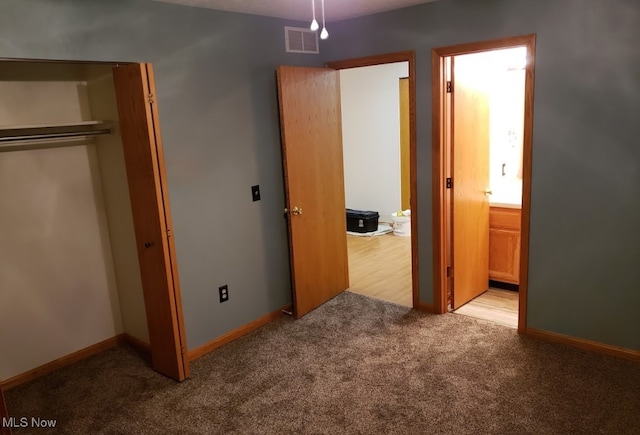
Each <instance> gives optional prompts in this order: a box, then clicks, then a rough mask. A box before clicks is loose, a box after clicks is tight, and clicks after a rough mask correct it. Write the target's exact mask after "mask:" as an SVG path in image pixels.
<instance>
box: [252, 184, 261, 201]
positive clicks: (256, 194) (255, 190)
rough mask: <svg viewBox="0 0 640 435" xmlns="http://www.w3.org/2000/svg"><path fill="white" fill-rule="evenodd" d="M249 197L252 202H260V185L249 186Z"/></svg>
mask: <svg viewBox="0 0 640 435" xmlns="http://www.w3.org/2000/svg"><path fill="white" fill-rule="evenodd" d="M251 197H252V199H253V200H254V201H260V185H258V184H256V185H255V186H251Z"/></svg>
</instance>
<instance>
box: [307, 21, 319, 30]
mask: <svg viewBox="0 0 640 435" xmlns="http://www.w3.org/2000/svg"><path fill="white" fill-rule="evenodd" d="M319 27H320V26H318V22H317V21H316V19H315V18H314V19H313V21H312V22H311V27H309V28H310V29H311V30H313V31H314V32H315V31H316V30H318V28H319Z"/></svg>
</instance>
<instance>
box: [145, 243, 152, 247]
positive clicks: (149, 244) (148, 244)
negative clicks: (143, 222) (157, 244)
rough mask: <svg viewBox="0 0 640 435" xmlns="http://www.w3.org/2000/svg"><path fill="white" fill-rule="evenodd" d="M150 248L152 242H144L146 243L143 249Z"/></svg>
mask: <svg viewBox="0 0 640 435" xmlns="http://www.w3.org/2000/svg"><path fill="white" fill-rule="evenodd" d="M152 246H153V243H152V242H146V243H145V244H144V247H145V248H150V247H152Z"/></svg>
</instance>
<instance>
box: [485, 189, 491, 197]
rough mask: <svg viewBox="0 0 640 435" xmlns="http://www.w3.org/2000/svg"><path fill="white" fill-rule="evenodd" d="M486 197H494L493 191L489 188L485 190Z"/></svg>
mask: <svg viewBox="0 0 640 435" xmlns="http://www.w3.org/2000/svg"><path fill="white" fill-rule="evenodd" d="M484 195H485V196H489V195H493V191H492V190H491V189H489V188H486V189H484Z"/></svg>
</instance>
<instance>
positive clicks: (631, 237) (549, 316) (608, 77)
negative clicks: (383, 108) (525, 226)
mask: <svg viewBox="0 0 640 435" xmlns="http://www.w3.org/2000/svg"><path fill="white" fill-rule="evenodd" d="M328 30H329V33H330V35H331V36H330V38H329V39H328V44H327V45H328V47H327V49H326V50H324V52H323V55H324V57H325V58H326V59H331V60H337V59H342V58H351V57H358V56H365V55H371V54H378V53H386V52H393V51H398V50H409V49H412V50H416V59H417V73H416V79H417V147H418V186H419V187H418V210H419V229H420V233H419V237H420V239H419V254H420V299H421V301H423V302H431V301H432V300H433V296H432V279H433V269H432V237H431V225H432V219H431V194H430V192H431V179H430V177H431V154H430V149H431V106H430V104H431V91H430V83H431V72H430V61H431V49H432V48H434V47H442V46H448V45H455V44H459V43H464V42H473V41H481V40H486V39H493V38H500V37H506V36H515V35H522V34H528V33H536V34H537V51H536V83H535V114H534V138H533V140H534V143H533V180H532V205H531V238H530V276H529V299H528V326H530V327H532V328H539V329H543V330H548V331H553V332H556V333H560V334H566V335H570V336H575V337H579V338H584V339H588V340H595V341H599V342H603V343H607V344H611V345H615V346H622V347H626V348H631V349H640V267H639V263H640V143H639V140H638V138H639V137H640V50H639V49H638V41H640V5H639V4H638V2H637V1H636V0H606V1H605V0H483V1H477V0H442V1H439V2H436V3H432V4H426V5H422V6H417V7H413V8H408V9H404V10H399V11H393V12H389V13H384V14H379V15H373V16H369V17H364V18H360V19H354V20H349V21H344V22H340V23H333V24H331V25H330V26H328ZM346 41H349V43H346Z"/></svg>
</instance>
